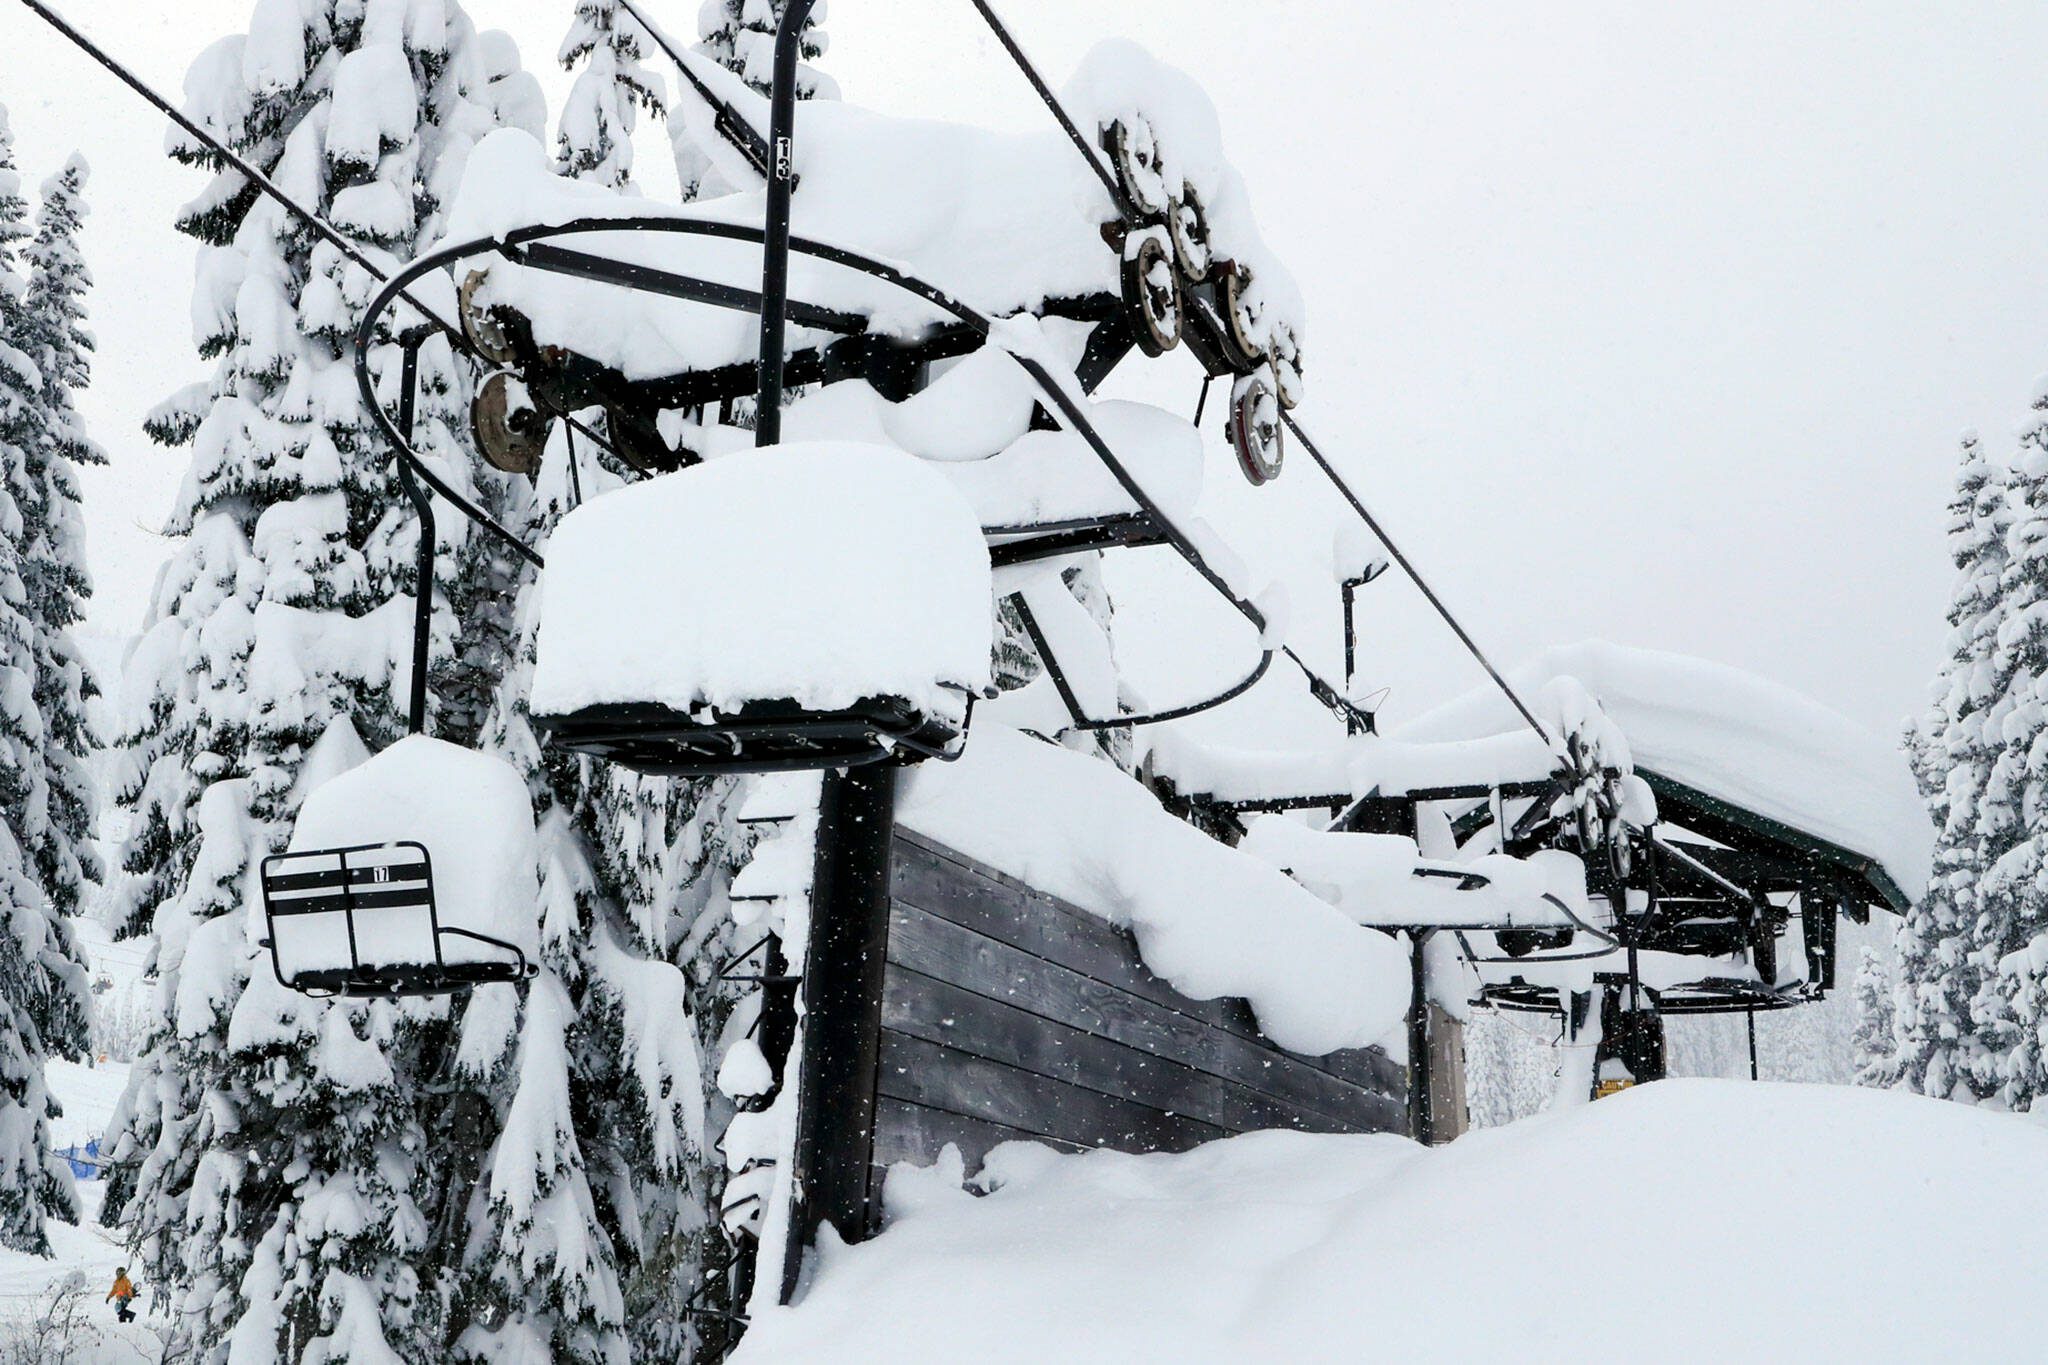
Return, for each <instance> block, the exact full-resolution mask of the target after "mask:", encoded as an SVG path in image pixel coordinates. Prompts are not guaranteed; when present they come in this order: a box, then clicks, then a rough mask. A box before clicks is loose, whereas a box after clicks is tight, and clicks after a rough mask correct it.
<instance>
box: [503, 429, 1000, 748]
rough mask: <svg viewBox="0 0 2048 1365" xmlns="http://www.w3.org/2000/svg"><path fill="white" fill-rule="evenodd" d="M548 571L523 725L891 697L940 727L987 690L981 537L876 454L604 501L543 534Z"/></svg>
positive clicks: (702, 471)
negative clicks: (970, 695)
mask: <svg viewBox="0 0 2048 1365" xmlns="http://www.w3.org/2000/svg"><path fill="white" fill-rule="evenodd" d="M547 560H548V565H547V570H546V572H545V573H544V574H543V575H542V589H541V618H540V636H539V641H538V645H537V651H536V652H537V658H536V661H535V666H534V675H533V692H532V706H533V710H534V712H535V714H537V715H566V714H569V713H572V712H575V711H579V710H581V709H583V708H585V707H588V706H595V705H600V704H604V703H619V702H653V703H659V704H662V705H665V706H669V707H672V708H674V709H676V710H683V711H686V710H689V709H690V708H692V707H694V706H697V705H699V704H709V705H710V706H713V707H715V708H718V709H719V710H722V711H735V710H738V709H739V708H740V707H742V706H745V705H746V704H747V703H749V702H756V701H770V700H788V701H794V702H796V703H798V704H799V705H801V706H804V707H808V708H814V709H818V710H833V709H838V708H841V707H846V706H851V705H852V704H854V703H855V702H859V701H862V700H865V699H868V698H874V697H900V698H902V699H904V700H905V701H908V702H909V703H910V704H911V705H912V706H914V707H917V708H918V709H920V710H922V711H923V712H925V713H926V714H934V713H936V714H948V715H954V716H957V715H958V714H959V713H960V710H961V707H962V704H963V697H962V693H961V692H960V690H959V689H962V688H970V689H975V690H979V689H981V688H982V687H985V686H986V685H987V682H988V677H989V654H990V649H991V636H992V632H993V625H992V621H991V612H990V609H989V597H990V593H991V591H992V589H991V581H990V576H989V561H988V549H987V547H986V545H985V543H984V542H983V540H982V537H981V529H980V527H979V525H977V523H976V522H975V519H974V514H973V512H972V510H971V509H970V508H969V507H968V506H967V504H966V501H965V500H964V499H963V498H962V497H961V496H960V494H959V493H958V492H957V491H955V490H954V489H953V488H952V487H951V486H950V485H949V484H948V483H947V482H946V480H945V479H944V478H942V477H941V476H940V475H939V474H938V473H937V472H936V471H935V470H934V469H933V468H932V466H930V465H929V464H926V463H925V462H923V461H920V460H914V459H911V458H910V457H908V456H906V455H904V454H903V453H902V452H901V451H898V450H893V449H890V448H888V447H885V446H876V445H865V444H861V443H858V442H852V441H839V442H827V441H817V442H800V443H794V444H787V445H781V446H773V447H769V448H767V449H764V450H758V451H748V452H746V453H744V454H740V455H733V456H727V457H724V458H720V459H715V460H712V461H710V462H708V463H706V464H702V465H697V466H694V467H692V468H689V469H684V470H680V471H678V472H676V473H673V474H664V475H661V476H659V477H657V478H652V479H647V480H644V481H642V482H640V483H636V484H632V485H630V486H628V487H625V488H620V489H616V490H614V491H612V492H609V493H605V494H603V495H601V496H599V497H596V498H593V499H591V500H590V501H589V502H586V503H584V504H583V505H582V506H581V507H578V508H577V509H576V510H575V511H573V512H571V513H569V514H568V515H567V516H566V517H564V518H563V519H562V522H561V525H560V526H559V527H557V528H556V530H555V534H554V537H553V539H552V541H551V542H550V543H549V545H548V552H547Z"/></svg>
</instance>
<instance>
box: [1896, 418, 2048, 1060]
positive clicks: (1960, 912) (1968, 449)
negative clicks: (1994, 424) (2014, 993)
mask: <svg viewBox="0 0 2048 1365" xmlns="http://www.w3.org/2000/svg"><path fill="white" fill-rule="evenodd" d="M2044 453H2048V452H2044ZM2022 483H2023V487H2025V488H2026V489H2028V490H2030V492H2029V496H2028V499H2027V501H2028V503H2029V505H2030V507H2034V508H2037V509H2038V510H2037V511H2030V512H2029V514H2028V517H2027V519H2026V525H2027V526H2028V528H2029V529H2027V530H2026V531H2025V533H2024V534H2022V532H2021V528H2020V527H2017V526H2013V525H2012V518H2011V512H2010V510H2009V504H2008V497H2007V488H2006V482H2005V479H2004V477H2003V476H2002V473H2001V471H2000V470H1998V469H1997V468H1996V467H1994V466H1993V465H1992V464H1990V462H1989V461H1987V459H1986V458H1985V455H1984V452H1983V449H1982V446H1981V444H1980V443H1979V442H1978V440H1977V439H1976V438H1975V437H1974V436H1969V437H1966V438H1965V439H1964V442H1963V448H1962V462H1961V467H1960V469H1959V470H1958V473H1957V478H1956V491H1955V494H1954V496H1953V497H1952V498H1951V499H1950V501H1949V509H1948V510H1949V520H1948V538H1949V555H1950V559H1951V560H1952V562H1953V563H1954V565H1955V569H1956V581H1955V588H1954V590H1953V592H1952V594H1951V597H1950V605H1949V612H1948V620H1949V626H1950V634H1949V657H1948V659H1947V661H1946V662H1945V663H1944V664H1943V666H1942V671H1941V674H1940V676H1939V677H1938V678H1937V680H1936V682H1935V686H1934V697H1933V704H1932V706H1931V707H1930V708H1929V711H1928V713H1927V715H1926V717H1925V718H1924V719H1923V720H1921V721H1920V722H1918V724H1917V725H1916V727H1915V729H1914V731H1913V733H1912V734H1911V735H1909V737H1908V743H1907V748H1908V753H1909V756H1910V757H1911V758H1912V759H1913V760H1914V767H1915V772H1916V774H1917V776H1918V779H1919V781H1920V784H1921V789H1922V791H1923V792H1924V793H1925V794H1926V795H1927V797H1928V800H1929V804H1930V809H1931V810H1932V813H1933V815H1934V818H1935V821H1936V825H1937V828H1938V831H1939V834H1938V842H1937V845H1936V850H1935V867H1934V877H1933V880H1932V883H1931V884H1930V886H1929V888H1928V892H1927V894H1926V896H1925V897H1923V898H1922V900H1921V901H1920V903H1919V904H1917V905H1915V906H1913V907H1912V909H1911V910H1909V911H1908V912H1907V914H1906V917H1905V919H1904V920H1903V921H1902V922H1901V924H1900V928H1899V934H1898V942H1897V947H1898V974H1897V986H1896V1002H1895V1003H1896V1008H1895V1019H1896V1024H1895V1031H1896V1036H1897V1044H1898V1045H1897V1051H1896V1053H1895V1055H1894V1057H1893V1058H1892V1061H1891V1063H1890V1064H1889V1065H1888V1066H1885V1067H1881V1068H1874V1069H1873V1070H1872V1071H1871V1073H1870V1074H1871V1075H1872V1077H1873V1078H1875V1079H1881V1080H1883V1081H1885V1082H1886V1083H1890V1084H1903V1085H1906V1086H1909V1087H1911V1088H1914V1089H1917V1090H1921V1091H1923V1092H1924V1093H1927V1094H1930V1095H1936V1096H1942V1097H1947V1096H1951V1095H1953V1096H1955V1097H1957V1098H1968V1097H1973V1096H1979V1095H1982V1094H1984V1093H1986V1091H1987V1090H1988V1088H1989V1087H1988V1085H1986V1084H1985V1079H1986V1077H1985V1061H1986V1058H1985V1055H1984V1053H1983V1052H1982V1049H1981V1046H1980V1044H1979V1041H1978V1039H1977V1036H1976V1030H1975V1025H1974V1022H1973V1019H1972V1015H1971V1009H1970V1006H1971V1000H1972V997H1973V996H1974V995H1975V994H1976V990H1977V986H1978V984H1979V982H1980V979H1981V977H1980V975H1979V969H1978V965H1977V959H1976V958H1975V957H1974V956H1973V951H1974V949H1975V948H1976V946H1977V934H1978V932H1979V923H1980V917H1981V916H1983V915H1984V914H1986V913H1987V910H1986V908H1985V906H1984V904H1983V897H1984V888H1983V887H1982V886H1981V882H1982V879H1983V877H1984V874H1985V872H1986V870H1987V869H1989V868H1990V867H1991V866H1992V865H1993V864H1994V863H1995V862H1996V861H1997V860H1998V859H1999V858H2000V857H2002V856H2004V855H2005V854H2006V853H2007V852H2008V851H2009V850H2010V849H2011V848H2012V846H2013V845H2014V844H2015V843H2017V842H2018V841H2019V839H2020V838H2021V835H2022V833H2023V825H2022V820H2021V814H2020V810H2021V804H2022V798H2023V791H2022V787H2023V783H2024V752H2025V750H2024V745H2022V746H2021V747H2020V748H2018V749H2015V748H2014V747H2012V746H2011V745H2010V744H2008V743H2007V735H2008V733H2010V732H2011V728H2012V726H2013V724H2014V720H2015V717H2016V716H2018V723H2019V724H2020V727H2021V729H2022V730H2024V729H2025V725H2026V722H2025V715H2024V712H2023V710H2022V708H2021V707H2020V706H2019V703H2020V702H2022V701H2023V700H2024V698H2023V697H2021V696H2020V695H2019V694H2017V693H2015V692H2014V691H2013V688H2012V684H2011V680H2012V679H2014V678H2015V676H2016V675H2017V674H2018V673H2020V672H2021V671H2022V668H2023V652H2024V651H2025V650H2035V649H2039V648H2040V647H2041V646H2048V635H2044V636H2043V637H2042V638H2041V639H2040V641H2039V642H2038V644H2034V645H2028V644H2027V643H2026V642H2025V641H2024V640H2023V639H2021V638H2020V637H2018V636H2013V637H2010V638H2008V637H2007V634H2006V632H2005V631H2004V629H2003V628H2002V622H2004V621H2005V620H2006V615H2007V612H2008V610H2009V606H2008V604H2010V603H2016V602H2018V601H2020V600H2021V599H2022V598H2025V599H2026V600H2029V601H2033V602H2039V601H2041V600H2042V597H2043V590H2044V589H2048V579H2042V578H2041V577H2040V576H2041V575H2042V574H2043V572H2044V571H2048V560H2040V561H2038V562H2037V560H2036V558H2035V556H2036V555H2037V554H2048V520H2040V519H2039V518H2040V516H2041V514H2042V513H2048V484H2042V483H2041V482H2040V480H2039V478H2038V477H2034V476H2027V477H2025V478H2023V480H2022ZM2009 528H2010V530H2011V534H2012V537H2013V539H2014V543H2015V545H2017V546H2024V547H2037V548H2028V549H2026V550H2024V551H2023V553H2022V555H2021V556H2020V557H2019V559H2018V560H2014V561H2011V562H2009V552H2008V546H2007V539H2008V529H2009ZM2041 662H2044V663H2048V655H2043V657H2042V660H2041ZM2028 686H2031V683H2030V682H2029V684H2028ZM2032 709H2033V713H2034V714H2037V715H2038V707H2034V708H2032Z"/></svg>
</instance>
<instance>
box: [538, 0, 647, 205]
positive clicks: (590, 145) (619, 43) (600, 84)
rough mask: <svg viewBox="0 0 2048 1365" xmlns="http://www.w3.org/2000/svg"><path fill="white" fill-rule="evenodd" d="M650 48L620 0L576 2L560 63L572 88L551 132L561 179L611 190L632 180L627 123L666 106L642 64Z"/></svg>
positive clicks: (630, 125)
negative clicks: (570, 76)
mask: <svg viewBox="0 0 2048 1365" xmlns="http://www.w3.org/2000/svg"><path fill="white" fill-rule="evenodd" d="M651 46H652V44H651V43H650V42H649V40H648V38H647V35H646V34H645V33H643V32H642V31H641V29H640V25H639V24H637V23H635V22H634V20H633V16H632V15H630V14H628V13H626V11H625V10H624V9H622V8H620V6H619V3H618V0H576V17H575V19H574V20H573V21H572V22H571V23H570V25H569V32H568V35H567V36H566V37H564V38H563V39H562V49H561V52H560V53H559V54H558V60H560V62H561V63H562V65H563V66H564V67H565V68H567V69H569V70H572V71H573V70H575V68H576V66H577V64H578V63H581V64H582V66H583V70H582V71H581V72H578V74H577V76H576V83H575V84H574V85H573V86H571V87H570V89H569V99H568V102H567V103H565V104H564V105H563V106H562V116H561V119H560V121H559V122H558V124H557V126H556V132H555V165H556V168H557V169H558V170H559V171H560V172H561V173H562V174H563V175H568V176H573V177H575V178H576V179H578V180H588V181H591V182H593V183H595V184H599V185H604V186H606V187H608V188H614V189H615V188H617V187H619V186H621V185H624V184H626V183H627V182H628V181H629V180H631V179H632V177H633V124H634V122H635V121H636V119H637V117H638V114H639V111H640V110H643V109H645V110H649V111H651V112H654V113H660V112H662V111H663V110H664V108H665V103H664V99H663V91H662V84H661V78H660V77H659V76H657V75H655V74H654V73H653V72H652V71H649V70H648V69H647V68H646V67H645V66H644V65H642V62H643V60H644V59H645V58H646V57H647V56H648V54H649V50H650V48H651Z"/></svg>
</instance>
